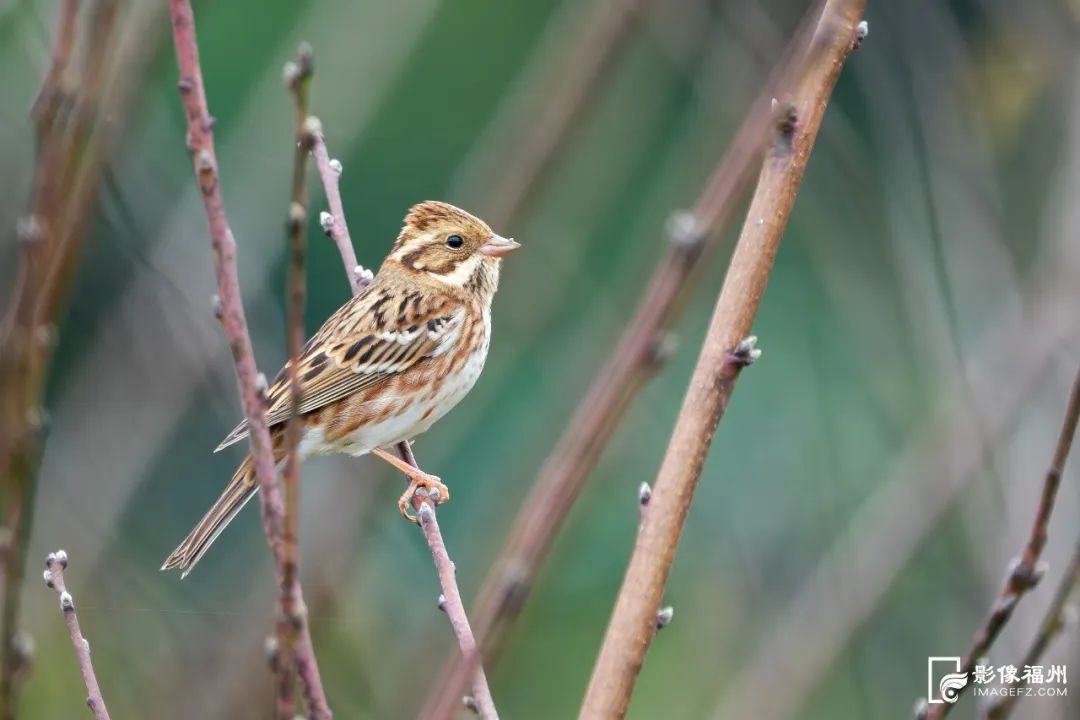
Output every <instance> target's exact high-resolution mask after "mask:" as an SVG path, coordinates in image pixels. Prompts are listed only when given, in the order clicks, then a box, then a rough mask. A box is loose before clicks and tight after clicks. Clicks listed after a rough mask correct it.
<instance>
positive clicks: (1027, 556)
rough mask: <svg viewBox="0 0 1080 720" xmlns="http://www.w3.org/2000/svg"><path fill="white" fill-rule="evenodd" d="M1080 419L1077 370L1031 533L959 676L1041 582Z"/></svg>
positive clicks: (944, 711)
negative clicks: (1045, 551)
mask: <svg viewBox="0 0 1080 720" xmlns="http://www.w3.org/2000/svg"><path fill="white" fill-rule="evenodd" d="M1078 419H1080V370H1078V371H1077V375H1076V379H1075V380H1074V381H1073V386H1072V391H1071V392H1070V393H1069V401H1068V404H1067V406H1066V409H1065V418H1064V420H1063V421H1062V423H1061V430H1060V432H1059V433H1058V440H1057V445H1055V446H1054V455H1053V457H1052V458H1051V460H1050V467H1049V468H1048V469H1047V471H1046V477H1045V478H1044V479H1043V486H1042V495H1041V496H1040V498H1039V505H1038V507H1037V508H1036V510H1035V519H1034V521H1033V522H1032V524H1031V532H1030V533H1029V534H1028V539H1027V542H1026V543H1025V545H1024V547H1023V549H1022V550H1021V551H1020V557H1019V558H1018V559H1017V560H1015V561H1014V562H1013V566H1012V569H1011V570H1010V571H1009V575H1008V577H1007V578H1005V586H1004V587H1003V588H1002V589H1001V593H1000V594H999V595H998V597H997V599H996V600H995V601H994V604H993V606H992V607H991V608H990V612H989V613H988V614H987V616H986V619H985V620H983V623H982V625H980V626H979V629H978V630H976V631H975V636H974V637H973V638H972V641H971V647H969V648H968V651H967V653H965V654H964V661H963V664H962V665H961V668H960V672H962V673H965V674H966V675H968V676H969V677H970V675H971V673H973V672H974V671H975V665H976V664H977V663H978V662H979V661H980V659H981V658H983V657H985V655H986V653H987V652H988V651H989V650H990V646H991V645H993V644H994V641H995V640H997V638H998V636H999V635H1000V634H1001V631H1002V629H1003V628H1004V627H1005V624H1006V623H1008V622H1009V619H1010V618H1011V617H1012V615H1013V612H1014V611H1015V610H1016V606H1017V604H1018V603H1019V602H1020V598H1021V597H1023V596H1024V594H1025V593H1027V592H1028V591H1030V590H1031V589H1032V588H1034V587H1035V585H1037V584H1038V582H1039V580H1040V579H1042V576H1043V573H1044V572H1045V570H1044V569H1043V568H1041V567H1040V566H1039V558H1040V557H1041V556H1042V551H1043V548H1045V547H1046V540H1047V537H1048V529H1047V528H1048V526H1049V523H1050V516H1051V514H1053V512H1054V502H1055V501H1056V500H1057V493H1058V488H1059V487H1060V486H1061V474H1062V472H1063V471H1064V469H1065V461H1066V460H1068V458H1069V450H1070V449H1072V442H1073V437H1074V436H1075V435H1076V425H1077V420H1078ZM971 684H972V683H970V682H969V683H967V684H966V685H964V686H962V687H960V688H958V689H956V691H955V692H956V699H957V700H959V698H960V695H962V694H963V693H964V690H966V689H967V687H968V686H969V685H971ZM953 705H955V702H947V703H945V702H943V703H933V704H932V706H931V705H926V706H924V707H925V709H923V708H920V710H919V711H918V714H919V715H921V716H923V717H925V718H928V719H933V720H940V718H943V717H945V716H946V715H948V714H949V711H950V710H951V709H952V707H953Z"/></svg>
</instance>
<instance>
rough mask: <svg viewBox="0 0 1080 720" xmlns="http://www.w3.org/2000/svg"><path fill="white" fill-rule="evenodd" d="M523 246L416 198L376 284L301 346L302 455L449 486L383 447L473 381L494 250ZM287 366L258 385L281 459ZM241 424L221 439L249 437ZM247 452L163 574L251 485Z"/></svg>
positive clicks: (495, 278) (188, 565) (491, 287)
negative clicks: (333, 457)
mask: <svg viewBox="0 0 1080 720" xmlns="http://www.w3.org/2000/svg"><path fill="white" fill-rule="evenodd" d="M518 247H520V245H519V244H518V243H517V242H515V241H514V240H511V239H507V238H504V237H501V236H499V235H496V234H495V233H494V232H492V230H491V228H489V227H488V226H487V224H486V223H484V221H482V220H480V219H479V218H476V217H474V216H472V215H470V214H469V213H467V212H465V211H464V210H461V209H459V208H456V207H454V206H453V205H448V204H447V203H442V202H434V201H428V202H423V203H420V204H419V205H415V206H414V207H413V208H412V209H410V210H409V213H408V214H407V215H406V216H405V222H404V226H403V227H402V229H401V233H400V234H399V235H398V238H397V242H396V243H395V244H394V247H393V249H392V250H391V252H390V254H389V255H388V256H387V258H386V260H385V261H383V264H382V267H381V268H379V272H378V274H377V275H376V276H375V278H374V280H373V281H372V282H371V284H369V285H368V286H367V287H366V288H365V289H364V290H363V291H362V292H361V293H359V294H358V295H356V296H355V297H354V298H352V299H351V300H349V302H347V303H345V305H344V306H342V307H341V309H339V310H338V311H337V312H335V313H334V314H333V315H331V316H330V319H329V320H327V321H326V323H325V324H323V326H322V327H321V328H319V331H318V332H317V333H315V335H314V337H312V338H311V340H309V341H308V343H307V345H305V346H304V349H303V352H302V354H301V356H300V359H299V368H298V369H299V373H298V374H299V377H300V382H301V386H302V388H301V401H300V417H301V422H302V426H303V434H302V436H301V440H300V445H299V452H300V455H301V457H307V456H310V455H323V454H330V453H345V454H347V455H365V454H367V453H371V454H372V455H377V456H378V457H380V458H382V459H383V460H386V461H387V462H389V463H390V464H392V465H394V466H395V467H397V468H398V469H399V470H401V471H402V472H404V473H405V474H406V475H407V476H408V477H409V480H410V484H409V489H408V490H407V491H406V492H405V494H404V495H402V496H401V499H400V500H399V501H398V508H399V509H400V511H401V513H402V515H404V516H405V517H406V518H408V519H409V520H414V521H415V518H413V517H412V516H411V515H410V514H409V504H410V501H411V499H412V495H413V493H415V491H416V489H417V488H418V487H425V488H427V489H428V490H429V491H430V492H432V493H434V492H435V491H437V492H438V502H446V500H448V499H449V497H450V493H449V490H448V489H447V487H446V486H445V485H443V484H442V483H441V482H440V481H439V478H437V477H435V476H434V475H428V474H427V473H425V472H423V471H421V470H419V469H417V468H414V467H413V466H412V465H410V464H408V463H406V462H404V461H403V460H401V459H399V458H398V457H396V456H395V455H393V454H391V452H390V451H389V450H390V449H392V448H393V446H394V445H396V444H397V443H400V442H402V441H408V440H411V439H412V438H414V437H416V436H417V435H419V434H420V433H422V432H424V431H425V430H427V429H428V428H429V427H431V425H432V424H433V423H434V422H436V421H437V420H438V419H439V418H441V417H442V416H443V415H445V414H446V413H447V412H448V411H449V410H450V409H451V408H453V407H454V406H455V405H457V404H458V403H459V402H460V401H461V399H462V398H463V397H465V395H466V393H468V392H469V390H470V389H472V386H473V385H474V384H475V383H476V380H477V378H478V377H480V371H481V370H482V369H483V368H484V360H485V359H486V358H487V353H488V346H489V345H490V343H491V300H492V298H493V297H494V295H495V290H496V288H497V287H498V284H499V266H500V265H501V258H502V257H503V256H504V255H506V254H507V253H510V252H513V251H514V250H516V249H517V248H518ZM287 370H288V364H286V367H285V368H283V369H282V371H281V372H280V373H278V375H277V378H276V379H275V380H274V382H273V384H272V385H271V386H270V388H269V390H268V391H267V403H268V405H267V413H266V421H267V424H268V425H269V426H270V436H271V439H272V441H273V449H274V459H275V460H276V461H277V462H278V463H281V462H283V461H284V457H285V425H286V421H287V420H288V419H289V417H290V415H291V410H292V403H291V402H290V398H289V377H288V372H287ZM247 434H248V432H247V422H246V421H245V422H241V423H240V424H239V425H238V426H237V427H236V429H234V430H233V431H232V432H231V433H229V435H228V437H226V438H225V440H224V441H222V443H221V445H219V446H218V448H217V449H218V450H221V449H222V448H225V447H228V446H229V445H232V444H233V443H236V442H239V441H240V440H242V439H243V438H245V437H247ZM258 488H259V486H258V482H257V480H256V478H255V469H254V465H253V463H252V460H251V456H250V455H248V456H247V457H246V458H244V461H243V462H242V463H241V464H240V467H239V468H238V469H237V470H236V473H235V474H234V475H233V478H232V481H231V482H230V483H229V485H228V487H226V488H225V492H224V493H222V495H221V497H220V498H219V499H218V501H217V502H216V503H214V506H213V507H211V508H210V511H209V512H208V513H206V515H205V516H204V517H203V519H202V520H200V521H199V524H198V525H196V526H195V529H194V530H192V531H191V533H189V534H188V536H187V537H186V538H185V539H184V541H183V542H182V543H180V545H179V546H178V547H177V548H176V549H175V550H174V551H173V552H172V554H171V555H169V557H168V558H167V559H166V560H165V564H164V565H162V570H166V569H178V570H180V571H181V572H182V573H183V574H184V575H187V573H189V572H191V569H192V568H193V567H194V566H195V563H197V562H198V561H199V560H200V559H201V558H202V556H203V555H204V554H205V553H206V551H207V549H208V548H209V547H210V544H211V543H213V542H214V540H215V539H216V538H217V536H218V535H219V534H220V533H221V531H222V530H223V529H224V528H225V526H226V525H228V524H229V522H230V521H231V520H232V519H233V518H234V517H235V516H236V514H237V513H238V512H239V511H240V509H241V508H242V507H243V506H244V504H245V503H247V501H248V500H250V499H251V497H252V496H253V495H254V494H255V492H256V491H257V490H258Z"/></svg>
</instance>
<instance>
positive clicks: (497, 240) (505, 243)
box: [478, 235, 521, 258]
mask: <svg viewBox="0 0 1080 720" xmlns="http://www.w3.org/2000/svg"><path fill="white" fill-rule="evenodd" d="M519 247H521V243H519V242H517V241H516V240H514V239H513V238H504V237H503V236H501V235H492V236H491V239H490V240H488V241H487V242H486V243H484V244H483V245H481V246H480V247H479V248H478V249H479V250H480V252H482V253H484V254H485V255H488V256H490V257H495V258H499V257H502V256H503V255H508V254H510V253H512V252H514V251H515V250H517V249H518V248H519Z"/></svg>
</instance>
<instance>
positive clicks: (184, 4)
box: [169, 0, 332, 718]
mask: <svg viewBox="0 0 1080 720" xmlns="http://www.w3.org/2000/svg"><path fill="white" fill-rule="evenodd" d="M169 11H170V17H171V20H172V29H173V42H174V44H175V46H176V58H177V64H178V65H179V68H180V82H179V89H180V98H181V101H182V102H183V105H184V110H185V114H186V116H187V125H188V150H189V151H190V152H191V156H192V161H193V163H194V168H195V177H196V180H197V181H198V184H199V189H200V190H201V195H202V199H203V207H204V209H205V211H206V220H207V225H208V227H209V231H210V242H211V248H212V249H213V254H214V271H215V275H216V277H217V284H218V293H219V297H220V302H221V305H220V306H221V315H220V317H221V323H222V326H223V327H224V329H225V335H226V337H227V338H228V340H229V345H230V347H231V348H232V353H233V360H234V361H235V364H236V375H237V382H238V384H239V386H240V394H241V399H242V400H243V405H244V415H245V417H246V418H247V423H248V429H249V440H250V445H251V457H252V460H253V463H254V465H255V474H256V477H257V478H258V481H259V489H260V492H259V501H260V504H261V509H262V520H263V529H264V532H265V533H266V539H267V542H268V544H269V545H270V550H271V552H272V553H273V556H274V566H275V570H276V573H277V576H278V580H279V581H281V579H282V577H283V575H284V559H283V548H282V545H283V542H282V533H283V525H284V521H283V516H284V510H283V506H282V499H281V491H280V488H279V487H278V484H277V475H276V469H275V464H274V456H273V450H272V448H271V443H270V432H269V430H268V429H267V426H266V406H265V402H266V400H265V394H264V393H263V392H260V389H259V387H260V383H259V375H260V373H259V371H258V368H257V367H256V365H255V355H254V352H253V350H252V347H251V337H250V335H249V333H248V328H247V320H246V318H245V316H244V306H243V303H242V301H241V297H240V282H239V279H238V277H237V271H236V241H235V239H234V238H233V234H232V230H231V229H230V228H229V222H228V219H227V217H226V214H225V205H224V201H223V200H222V196H221V188H220V185H219V182H218V172H217V159H216V155H215V152H214V136H213V119H212V118H211V116H210V112H209V110H208V108H207V103H206V91H205V89H204V86H203V77H202V68H201V67H200V65H199V49H198V44H197V42H196V38H195V18H194V15H193V13H192V10H191V3H190V1H189V0H169ZM263 384H265V380H264V381H263ZM296 595H297V597H296V602H297V603H298V606H299V607H303V598H302V597H301V594H300V591H299V587H297V593H296ZM296 662H297V668H298V671H299V674H300V678H301V681H302V682H303V684H304V689H305V693H306V695H307V698H308V700H309V709H310V711H311V714H312V716H313V717H315V718H329V717H331V715H332V714H331V712H330V708H329V706H328V704H327V702H326V694H325V692H324V690H323V688H322V681H321V678H320V676H319V670H318V665H317V662H316V660H315V655H314V651H313V648H312V644H311V636H310V633H309V631H308V628H307V625H306V623H305V624H304V625H303V627H301V628H300V629H299V636H298V640H297V644H296Z"/></svg>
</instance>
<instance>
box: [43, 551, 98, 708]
mask: <svg viewBox="0 0 1080 720" xmlns="http://www.w3.org/2000/svg"><path fill="white" fill-rule="evenodd" d="M67 565H68V556H67V553H66V552H64V551H63V550H57V551H56V552H54V553H49V557H48V558H47V559H46V560H45V568H46V570H45V584H46V585H47V586H49V587H50V588H52V589H53V590H55V591H56V594H57V596H59V598H60V610H61V611H62V612H63V613H64V622H65V623H67V627H68V633H69V634H70V635H71V644H72V645H73V646H74V647H75V657H76V658H77V659H78V661H79V671H80V672H81V673H82V678H83V683H84V684H85V685H86V704H87V706H89V708H90V712H92V713H94V718H95V720H109V710H108V709H107V708H106V707H105V698H103V697H102V695H101V688H100V687H98V681H97V676H96V675H95V674H94V665H93V663H92V662H91V661H90V643H89V642H87V641H86V638H84V637H83V634H82V630H81V629H80V628H79V616H78V615H76V614H75V600H74V599H73V598H72V597H71V593H69V592H68V590H67V586H66V585H65V584H64V571H65V570H66V569H67Z"/></svg>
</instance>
